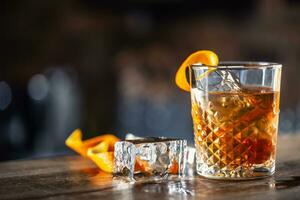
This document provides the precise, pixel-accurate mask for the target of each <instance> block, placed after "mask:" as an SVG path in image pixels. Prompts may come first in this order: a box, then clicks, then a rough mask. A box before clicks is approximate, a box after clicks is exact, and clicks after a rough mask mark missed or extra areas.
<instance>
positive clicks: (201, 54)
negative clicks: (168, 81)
mask: <svg viewBox="0 0 300 200" xmlns="http://www.w3.org/2000/svg"><path fill="white" fill-rule="evenodd" d="M196 63H201V64H204V65H207V66H217V65H218V63H219V59H218V56H217V55H216V54H215V53H214V52H212V51H209V50H201V51H197V52H195V53H193V54H191V55H190V56H189V57H187V58H186V59H185V61H184V62H183V63H182V64H181V65H180V67H179V69H178V70H177V72H176V76H175V83H176V85H177V86H178V87H179V88H180V89H182V90H184V91H187V92H189V91H190V88H191V86H190V84H189V82H188V81H187V79H186V69H187V68H188V67H190V66H191V65H193V64H196ZM213 70H214V69H211V70H208V71H206V72H205V73H204V74H203V75H202V76H201V77H198V79H199V78H203V77H204V76H207V75H208V74H209V73H210V72H211V71H213Z"/></svg>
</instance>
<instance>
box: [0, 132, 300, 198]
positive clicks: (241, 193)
mask: <svg viewBox="0 0 300 200" xmlns="http://www.w3.org/2000/svg"><path fill="white" fill-rule="evenodd" d="M299 152H300V136H298V135H287V136H283V137H279V145H278V154H277V168H276V174H275V175H274V176H272V177H270V178H266V179H260V180H251V181H217V180H208V179H205V178H201V177H199V176H195V177H190V178H186V179H182V180H178V179H172V180H168V181H164V182H153V181H152V182H149V181H148V182H147V181H144V182H137V183H135V184H129V183H125V182H122V181H118V180H113V178H112V177H111V176H110V175H108V174H103V172H100V171H99V170H98V169H97V167H95V166H94V165H93V163H91V162H90V161H89V160H85V159H83V158H81V157H79V156H67V157H66V156H64V157H56V158H48V159H40V160H28V161H12V162H4V163H0V199H47V200H48V199H81V200H84V199H89V200H91V199H104V198H105V199H106V200H109V199H143V200H147V199H154V198H159V200H161V199H230V200H237V199H264V200H267V199H285V200H288V199H300V154H299Z"/></svg>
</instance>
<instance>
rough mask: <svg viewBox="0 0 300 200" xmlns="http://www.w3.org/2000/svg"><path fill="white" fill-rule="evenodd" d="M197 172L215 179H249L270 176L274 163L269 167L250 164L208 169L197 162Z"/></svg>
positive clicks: (273, 170)
mask: <svg viewBox="0 0 300 200" xmlns="http://www.w3.org/2000/svg"><path fill="white" fill-rule="evenodd" d="M197 173H198V174H199V175H200V176H203V177H205V178H208V179H217V180H237V181H239V180H251V179H261V178H267V177H269V176H272V175H273V174H274V173H275V164H274V165H272V166H271V167H269V166H268V167H266V166H259V165H257V166H252V167H250V168H243V167H238V168H236V169H235V170H226V169H216V168H212V169H208V168H207V167H206V166H203V164H202V165H200V166H199V164H197Z"/></svg>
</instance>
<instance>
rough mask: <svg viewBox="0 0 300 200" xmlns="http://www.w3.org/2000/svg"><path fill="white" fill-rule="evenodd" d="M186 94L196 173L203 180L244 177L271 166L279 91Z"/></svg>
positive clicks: (254, 89)
mask: <svg viewBox="0 0 300 200" xmlns="http://www.w3.org/2000/svg"><path fill="white" fill-rule="evenodd" d="M195 90H197V89H194V90H192V93H191V94H192V117H193V123H194V134H195V146H196V150H197V170H198V173H200V174H202V175H204V176H208V177H209V176H218V177H228V178H243V177H244V178H247V177H254V176H256V175H257V173H256V172H255V171H259V170H261V171H264V170H265V171H268V173H269V174H272V173H273V171H274V167H275V152H276V138H277V127H278V116H279V92H274V91H271V89H268V88H246V89H243V91H241V92H206V93H204V92H203V93H201V92H199V91H195Z"/></svg>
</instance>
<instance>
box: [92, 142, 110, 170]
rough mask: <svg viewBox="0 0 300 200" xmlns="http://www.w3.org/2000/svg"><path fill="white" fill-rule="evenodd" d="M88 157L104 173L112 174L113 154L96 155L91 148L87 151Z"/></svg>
mask: <svg viewBox="0 0 300 200" xmlns="http://www.w3.org/2000/svg"><path fill="white" fill-rule="evenodd" d="M87 154H88V157H89V158H90V159H91V160H92V161H93V162H94V163H95V164H96V165H97V166H98V167H99V168H100V169H101V170H103V171H104V172H107V173H112V172H113V169H114V152H112V151H109V152H102V153H97V152H94V151H93V148H90V149H89V150H88V153H87Z"/></svg>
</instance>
